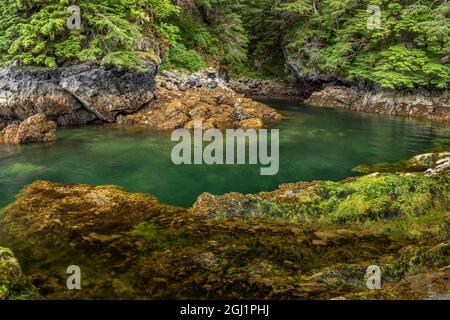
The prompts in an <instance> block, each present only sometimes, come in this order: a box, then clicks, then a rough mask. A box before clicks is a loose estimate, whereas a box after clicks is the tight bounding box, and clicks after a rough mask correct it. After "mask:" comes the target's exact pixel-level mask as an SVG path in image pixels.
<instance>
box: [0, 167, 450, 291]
mask: <svg viewBox="0 0 450 320" xmlns="http://www.w3.org/2000/svg"><path fill="white" fill-rule="evenodd" d="M449 174H450V173H449V172H448V170H447V171H445V172H441V173H437V174H435V175H432V176H425V175H423V174H378V175H370V176H364V177H358V178H351V179H347V180H345V181H341V182H330V181H315V182H299V183H292V184H285V185H282V186H280V188H279V189H277V190H275V191H272V192H263V193H259V194H254V195H242V194H238V193H231V194H226V195H223V196H214V195H210V194H204V195H202V196H201V197H199V199H198V201H197V202H196V204H195V205H194V206H193V207H192V208H189V209H182V208H176V207H170V206H165V205H162V204H160V203H159V202H158V201H157V200H156V199H155V198H154V197H152V196H150V195H145V194H134V193H129V192H126V191H124V190H123V189H120V188H118V187H112V186H102V187H94V186H87V185H60V184H54V183H50V182H44V181H38V182H35V183H33V184H31V185H30V186H28V187H26V188H25V189H24V190H23V191H22V192H21V193H20V195H19V196H18V197H17V199H16V201H15V202H14V203H13V204H11V205H10V206H8V207H7V208H6V209H5V210H4V215H3V219H2V221H1V224H0V225H2V226H3V230H4V232H3V233H4V234H5V235H7V237H6V238H7V239H8V240H7V245H8V246H9V247H12V248H13V249H14V250H15V251H16V253H17V254H20V256H21V257H23V261H24V264H23V266H24V268H26V273H27V274H29V275H32V276H33V283H34V284H35V285H36V286H37V287H39V289H40V292H42V294H43V296H44V297H47V298H64V299H72V298H102V299H104V298H111V299H123V298H130V299H175V298H176V299H188V298H190V299H336V298H339V299H341V298H342V299H378V298H379V299H391V298H397V299H398V298H400V299H410V298H411V299H412V298H414V299H427V298H430V297H432V296H435V297H443V296H444V293H443V292H444V291H443V290H444V289H445V285H441V286H440V285H438V284H439V283H441V282H442V281H446V280H445V279H447V281H448V276H449V273H450V269H449V268H447V266H448V265H449V264H450V253H449V246H450V243H449V239H450V236H449V232H450V227H449V226H450V210H449V204H448V198H449V188H450V183H449ZM21 261H22V259H21ZM72 264H75V265H79V266H80V268H81V271H82V290H79V291H78V290H72V291H68V290H67V288H66V286H65V280H66V279H67V274H66V268H67V267H68V266H69V265H72ZM371 265H378V266H380V268H381V270H382V277H383V278H382V279H383V289H382V290H379V291H376V292H373V291H371V290H369V289H368V288H367V287H366V286H365V282H366V274H365V271H366V269H367V267H368V266H371ZM431 275H433V276H431ZM413 277H417V278H413ZM414 279H415V280H414ZM427 281H429V283H428V284H429V285H430V286H431V288H433V290H434V291H433V292H432V293H430V292H428V291H426V290H423V288H425V287H426V286H425V285H424V284H425V283H426V282H427ZM419 284H420V285H419ZM408 286H410V287H412V288H414V292H415V293H414V295H412V294H410V292H411V290H407V287H408Z"/></svg>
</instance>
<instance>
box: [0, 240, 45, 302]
mask: <svg viewBox="0 0 450 320" xmlns="http://www.w3.org/2000/svg"><path fill="white" fill-rule="evenodd" d="M37 298H38V293H37V290H36V288H35V287H34V286H32V285H31V284H30V283H29V282H28V280H27V278H26V277H25V276H24V275H23V273H22V269H21V268H20V265H19V262H18V261H17V259H16V258H15V257H14V254H13V252H12V251H11V250H9V249H7V248H3V247H0V300H5V299H6V300H25V299H26V300H30V299H37Z"/></svg>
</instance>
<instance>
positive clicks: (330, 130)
mask: <svg viewBox="0 0 450 320" xmlns="http://www.w3.org/2000/svg"><path fill="white" fill-rule="evenodd" d="M266 103H268V104H270V105H272V106H274V107H276V108H277V109H279V110H280V111H281V112H282V113H283V115H284V116H285V117H286V120H284V121H282V122H279V123H275V124H272V125H271V127H273V128H278V129H280V171H279V173H278V174H277V175H275V176H261V175H260V166H258V165H257V166H255V165H226V166H220V165H215V166H208V165H196V166H194V165H192V166H187V165H182V166H175V165H173V164H172V162H171V159H170V154H171V150H172V147H173V146H174V145H175V142H171V141H170V133H161V132H156V131H154V130H151V129H144V128H142V129H136V128H126V127H122V128H118V127H114V126H88V127H82V128H61V129H58V141H57V142H56V143H55V144H52V145H43V144H34V145H25V146H0V207H2V206H4V205H6V204H7V203H10V202H11V201H13V200H14V197H15V196H16V195H17V193H18V192H19V190H20V189H21V188H22V187H23V186H25V185H27V184H29V183H31V182H32V181H34V180H36V179H44V180H50V181H54V182H61V183H89V184H96V185H100V184H115V185H119V186H122V187H124V188H126V189H127V190H129V191H136V192H148V193H151V194H153V195H155V196H157V197H158V198H159V199H160V200H161V201H162V202H165V203H169V204H177V205H182V206H190V205H191V204H192V203H193V202H194V201H195V199H196V198H197V197H198V196H199V195H200V194H201V193H203V192H211V193H214V194H222V193H226V192H230V191H237V192H243V193H254V192H258V191H268V190H273V189H275V188H276V187H277V186H278V185H279V184H281V183H286V182H295V181H300V180H316V179H320V180H323V179H330V180H340V179H343V178H345V177H348V176H350V175H355V173H354V172H352V169H353V168H354V167H356V166H358V165H360V164H371V163H378V162H395V161H398V160H403V159H407V158H409V157H411V156H413V155H415V154H418V153H421V152H426V151H430V150H433V149H435V148H437V147H442V146H448V145H450V127H449V126H448V125H444V124H436V123H435V124H431V123H428V122H422V121H414V120H407V119H401V118H389V117H381V116H377V115H369V114H362V113H355V112H346V111H337V110H331V109H319V108H311V107H308V106H305V105H302V104H300V103H298V102H288V101H266Z"/></svg>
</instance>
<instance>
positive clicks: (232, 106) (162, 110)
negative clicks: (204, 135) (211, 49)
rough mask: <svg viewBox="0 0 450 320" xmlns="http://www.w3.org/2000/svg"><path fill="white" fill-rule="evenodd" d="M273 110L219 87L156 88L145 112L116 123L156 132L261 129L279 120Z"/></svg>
mask: <svg viewBox="0 0 450 320" xmlns="http://www.w3.org/2000/svg"><path fill="white" fill-rule="evenodd" d="M279 119H281V115H280V114H279V113H278V112H277V111H276V110H274V109H272V108H270V107H268V106H266V105H264V104H262V103H259V102H256V101H253V100H252V99H248V98H245V97H244V96H243V95H241V94H237V93H235V92H233V91H231V90H226V89H222V88H215V89H207V88H193V89H188V90H185V91H181V90H167V89H164V88H160V89H159V94H158V99H157V100H155V101H152V102H151V103H150V104H149V105H148V106H147V107H146V108H145V109H143V110H141V111H139V112H137V113H134V114H130V115H125V116H120V117H119V118H118V123H119V124H139V125H148V126H152V127H156V128H159V129H176V128H187V129H192V128H193V127H194V122H202V124H203V128H204V129H209V128H224V127H244V128H260V127H262V126H263V124H264V121H271V120H279Z"/></svg>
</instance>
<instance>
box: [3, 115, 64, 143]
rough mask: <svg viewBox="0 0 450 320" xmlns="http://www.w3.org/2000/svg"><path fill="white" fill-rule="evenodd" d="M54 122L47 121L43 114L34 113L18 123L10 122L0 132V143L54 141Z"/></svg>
mask: <svg viewBox="0 0 450 320" xmlns="http://www.w3.org/2000/svg"><path fill="white" fill-rule="evenodd" d="M55 140H56V123H55V122H54V121H48V120H47V117H46V116H45V114H42V113H40V114H36V115H34V116H31V117H29V118H28V119H26V120H25V121H23V122H22V123H20V124H19V125H17V124H11V125H9V126H8V127H6V128H5V129H3V131H1V132H0V143H5V144H25V143H32V142H43V143H47V142H54V141H55Z"/></svg>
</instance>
